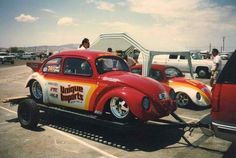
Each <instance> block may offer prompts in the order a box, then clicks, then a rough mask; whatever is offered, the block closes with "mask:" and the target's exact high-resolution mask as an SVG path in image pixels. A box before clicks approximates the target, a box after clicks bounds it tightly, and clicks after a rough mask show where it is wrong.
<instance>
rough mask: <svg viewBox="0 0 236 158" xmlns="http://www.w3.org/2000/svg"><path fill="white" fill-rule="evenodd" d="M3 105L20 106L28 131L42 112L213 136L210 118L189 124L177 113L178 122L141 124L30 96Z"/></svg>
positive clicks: (126, 127)
mask: <svg viewBox="0 0 236 158" xmlns="http://www.w3.org/2000/svg"><path fill="white" fill-rule="evenodd" d="M3 103H10V105H11V106H15V105H19V106H18V110H17V115H18V119H19V122H20V124H21V126H22V127H23V128H26V129H32V128H35V127H37V125H38V123H39V120H40V112H56V113H60V114H62V115H64V116H66V117H70V118H74V119H79V120H82V121H83V120H84V121H86V122H88V123H93V124H94V123H95V124H99V125H101V126H105V127H109V128H115V129H122V130H132V129H134V128H136V127H138V128H142V127H145V126H160V125H161V126H168V127H172V128H178V129H182V130H183V131H184V133H185V132H190V134H191V133H192V132H193V130H194V129H195V128H200V129H201V131H202V132H203V133H204V134H205V135H207V136H212V135H213V131H212V127H211V126H212V125H211V120H210V119H209V117H208V118H205V120H203V121H199V122H192V123H187V122H185V121H184V120H183V119H182V118H181V117H179V116H178V115H177V114H176V113H174V112H173V113H171V116H172V117H173V118H174V119H175V120H176V121H171V120H165V119H159V120H156V121H147V122H141V121H131V122H119V121H117V120H111V119H107V118H104V117H102V116H99V115H95V114H93V113H81V112H76V111H73V110H68V109H65V108H59V107H55V106H49V105H45V104H41V103H36V102H35V101H34V100H33V99H31V97H30V96H20V97H12V98H6V99H4V100H3ZM25 107H27V108H25ZM182 138H183V139H184V140H185V141H186V142H187V143H188V144H189V145H191V146H194V145H193V144H191V143H190V142H189V141H188V139H187V138H186V137H185V136H184V135H183V136H182Z"/></svg>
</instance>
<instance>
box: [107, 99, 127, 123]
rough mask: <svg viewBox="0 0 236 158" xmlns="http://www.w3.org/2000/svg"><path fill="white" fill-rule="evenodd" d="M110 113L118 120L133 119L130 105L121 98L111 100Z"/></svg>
mask: <svg viewBox="0 0 236 158" xmlns="http://www.w3.org/2000/svg"><path fill="white" fill-rule="evenodd" d="M109 105H110V111H111V113H112V115H113V116H114V118H115V119H117V120H121V121H123V120H129V119H131V112H130V108H129V106H128V104H127V103H126V101H125V100H123V99H122V98H119V97H113V98H111V100H110V102H109Z"/></svg>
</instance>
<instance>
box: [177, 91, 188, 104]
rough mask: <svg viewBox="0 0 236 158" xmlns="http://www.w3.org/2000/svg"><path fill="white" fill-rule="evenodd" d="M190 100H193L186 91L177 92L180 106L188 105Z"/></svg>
mask: <svg viewBox="0 0 236 158" xmlns="http://www.w3.org/2000/svg"><path fill="white" fill-rule="evenodd" d="M190 102H191V100H190V98H189V96H188V95H187V94H186V93H183V92H178V93H177V94H176V104H177V106H178V107H186V106H187V105H189V103H190Z"/></svg>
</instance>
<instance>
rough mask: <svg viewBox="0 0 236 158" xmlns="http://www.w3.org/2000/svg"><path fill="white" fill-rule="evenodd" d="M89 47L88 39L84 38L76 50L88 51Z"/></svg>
mask: <svg viewBox="0 0 236 158" xmlns="http://www.w3.org/2000/svg"><path fill="white" fill-rule="evenodd" d="M89 47H90V43H89V39H88V38H84V39H83V40H82V43H81V44H80V45H79V47H78V50H84V49H88V48H89Z"/></svg>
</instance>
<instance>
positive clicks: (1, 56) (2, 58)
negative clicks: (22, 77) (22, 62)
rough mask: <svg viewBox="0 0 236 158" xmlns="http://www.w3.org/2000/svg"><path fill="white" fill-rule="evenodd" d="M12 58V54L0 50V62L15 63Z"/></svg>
mask: <svg viewBox="0 0 236 158" xmlns="http://www.w3.org/2000/svg"><path fill="white" fill-rule="evenodd" d="M14 58H15V57H14V56H11V55H9V54H8V53H6V52H0V62H1V63H2V64H4V63H11V64H14V63H15V61H14Z"/></svg>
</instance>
